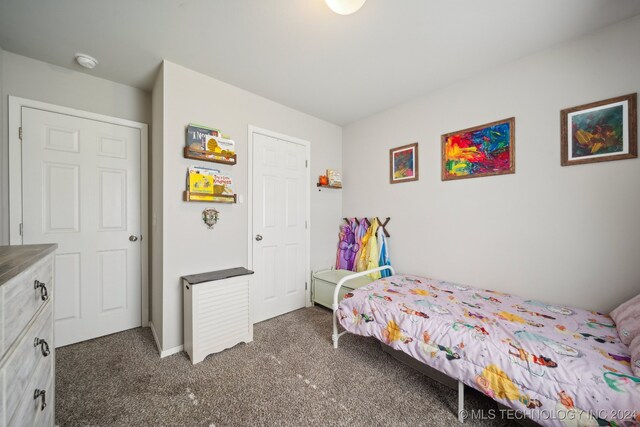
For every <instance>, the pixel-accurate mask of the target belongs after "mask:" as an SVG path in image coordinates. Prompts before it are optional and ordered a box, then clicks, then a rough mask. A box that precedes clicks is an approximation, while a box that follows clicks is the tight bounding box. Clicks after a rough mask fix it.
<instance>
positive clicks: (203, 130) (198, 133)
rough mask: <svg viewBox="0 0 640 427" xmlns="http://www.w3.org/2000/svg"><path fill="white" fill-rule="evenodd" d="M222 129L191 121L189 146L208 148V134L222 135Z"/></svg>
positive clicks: (188, 128)
mask: <svg viewBox="0 0 640 427" xmlns="http://www.w3.org/2000/svg"><path fill="white" fill-rule="evenodd" d="M220 133H221V132H220V130H219V129H215V128H210V127H206V126H201V125H195V124H193V123H189V125H188V126H187V147H191V148H197V149H199V150H206V149H207V146H206V138H207V136H214V137H217V136H220Z"/></svg>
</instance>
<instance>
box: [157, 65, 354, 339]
mask: <svg viewBox="0 0 640 427" xmlns="http://www.w3.org/2000/svg"><path fill="white" fill-rule="evenodd" d="M163 71H164V88H163V89H164V101H163V105H164V114H163V115H164V125H163V128H164V132H163V139H164V141H163V156H164V158H163V175H164V176H163V188H164V190H163V192H164V194H163V197H164V199H163V220H164V226H163V228H162V232H163V248H164V254H163V263H162V266H158V265H157V262H156V265H155V266H153V267H152V268H153V270H156V269H159V268H163V284H162V286H163V289H164V290H163V301H162V303H163V308H162V310H163V313H162V317H163V325H162V328H163V331H162V334H163V338H162V347H163V349H164V350H169V349H171V348H174V347H177V346H179V345H182V342H183V341H182V290H181V284H180V277H181V276H183V275H185V274H192V273H201V272H206V271H211V270H217V269H222V268H228V267H237V266H246V265H247V238H248V236H247V221H248V220H249V219H248V211H247V203H246V199H247V197H248V195H247V173H248V169H247V133H248V126H249V125H255V126H258V127H261V128H266V129H270V130H273V131H276V132H279V133H283V134H285V135H290V136H293V137H297V138H301V139H304V140H308V141H310V142H311V165H310V167H311V174H312V181H313V180H315V179H317V175H319V174H320V172H321V171H322V170H324V169H326V168H335V169H341V167H342V164H341V144H342V129H341V128H340V127H338V126H336V125H332V124H330V123H327V122H325V121H322V120H319V119H316V118H314V117H311V116H309V115H307V114H303V113H301V112H298V111H296V110H293V109H291V108H288V107H285V106H283V105H281V104H277V103H275V102H273V101H270V100H268V99H265V98H262V97H260V96H257V95H255V94H252V93H250V92H247V91H245V90H242V89H239V88H237V87H234V86H231V85H228V84H226V83H223V82H220V81H218V80H215V79H213V78H210V77H208V76H205V75H203V74H200V73H196V72H194V71H191V70H189V69H186V68H184V67H181V66H179V65H176V64H173V63H171V62H167V61H165V62H164V69H163ZM188 123H200V124H205V125H210V126H215V127H219V128H221V129H223V130H224V132H225V133H228V134H230V135H231V137H232V138H233V139H234V140H235V141H236V152H237V154H238V164H237V165H235V166H232V167H231V166H227V167H225V166H224V165H220V168H222V169H224V170H226V171H228V172H230V173H231V174H232V176H233V178H234V185H235V188H236V192H237V193H239V194H242V195H244V197H245V203H244V204H235V205H224V204H219V205H216V209H217V210H219V211H220V220H219V222H218V224H217V225H216V226H215V228H214V229H213V230H211V231H210V230H207V229H206V228H205V226H204V224H203V223H202V219H201V212H202V210H203V209H204V205H202V204H200V203H187V202H183V201H182V192H183V191H184V190H185V176H186V171H187V167H188V166H189V165H192V164H194V161H190V160H187V159H184V158H183V156H182V149H183V147H184V144H185V129H186V126H187V124H188ZM154 147H156V148H157V146H154ZM195 163H197V162H195ZM341 210H342V207H341V195H340V192H339V191H333V192H330V191H323V192H318V191H317V189H316V188H315V184H312V188H311V224H310V227H311V267H312V269H316V268H320V267H328V266H330V265H331V264H333V262H334V258H335V248H336V244H337V240H336V239H337V232H338V224H339V221H340V214H341ZM154 323H155V319H154Z"/></svg>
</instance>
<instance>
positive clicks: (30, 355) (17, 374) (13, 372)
mask: <svg viewBox="0 0 640 427" xmlns="http://www.w3.org/2000/svg"><path fill="white" fill-rule="evenodd" d="M52 306H53V304H52V303H51V302H47V303H46V304H45V306H44V307H43V310H42V311H41V312H39V313H38V317H37V318H36V319H35V321H34V323H33V324H32V325H31V327H30V328H29V329H28V330H27V332H26V333H25V335H24V336H23V337H22V339H21V340H20V342H19V343H18V345H17V346H16V347H15V348H14V350H13V352H12V353H11V354H10V355H9V358H8V360H7V362H6V363H5V364H4V366H3V367H2V370H3V371H4V377H5V381H6V384H7V387H11V392H10V393H6V395H5V410H6V412H7V417H6V418H8V419H10V418H11V414H13V413H14V411H15V410H16V408H17V407H18V406H19V404H20V399H22V396H23V394H24V391H25V390H26V389H27V387H28V385H29V382H30V381H31V379H32V377H33V375H34V373H35V372H38V371H39V370H40V369H41V368H40V365H43V364H45V365H46V364H48V365H49V366H50V365H51V363H50V362H51V360H52V359H53V357H54V352H53V350H54V349H53V315H52ZM36 340H44V342H45V343H46V344H44V343H38V345H37V346H36V345H35V344H36ZM47 350H48V351H47ZM45 353H48V355H47V356H45V355H44V354H45Z"/></svg>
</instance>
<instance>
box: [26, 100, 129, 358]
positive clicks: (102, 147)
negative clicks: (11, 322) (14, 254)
mask: <svg viewBox="0 0 640 427" xmlns="http://www.w3.org/2000/svg"><path fill="white" fill-rule="evenodd" d="M22 129H23V142H22V144H23V146H22V183H23V184H22V185H23V188H22V192H23V243H24V244H35V243H57V244H58V245H59V249H58V251H57V252H56V255H55V265H54V268H55V289H54V292H55V299H54V301H55V336H56V346H58V347H60V346H64V345H67V344H72V343H75V342H79V341H84V340H87V339H91V338H95V337H99V336H102V335H106V334H111V333H114V332H118V331H122V330H125V329H130V328H134V327H137V326H140V325H141V286H140V284H141V262H140V131H139V130H138V129H133V128H129V127H126V126H119V125H114V124H110V123H104V122H99V121H95V120H89V119H81V118H78V117H73V116H69V115H65V114H58V113H52V112H48V111H42V110H36V109H32V108H26V107H25V108H22Z"/></svg>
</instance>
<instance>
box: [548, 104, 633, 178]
mask: <svg viewBox="0 0 640 427" xmlns="http://www.w3.org/2000/svg"><path fill="white" fill-rule="evenodd" d="M636 105H637V94H636V93H632V94H630V95H625V96H619V97H616V98H610V99H605V100H604V101H598V102H592V103H590V104H585V105H579V106H577V107H573V108H567V109H564V110H562V111H561V112H560V126H561V130H560V138H561V141H560V143H561V146H560V151H561V159H560V164H561V165H562V166H571V165H581V164H584V163H595V162H606V161H610V160H623V159H632V158H636V157H638V136H637V129H638V125H637V117H638V112H637V107H636Z"/></svg>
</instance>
